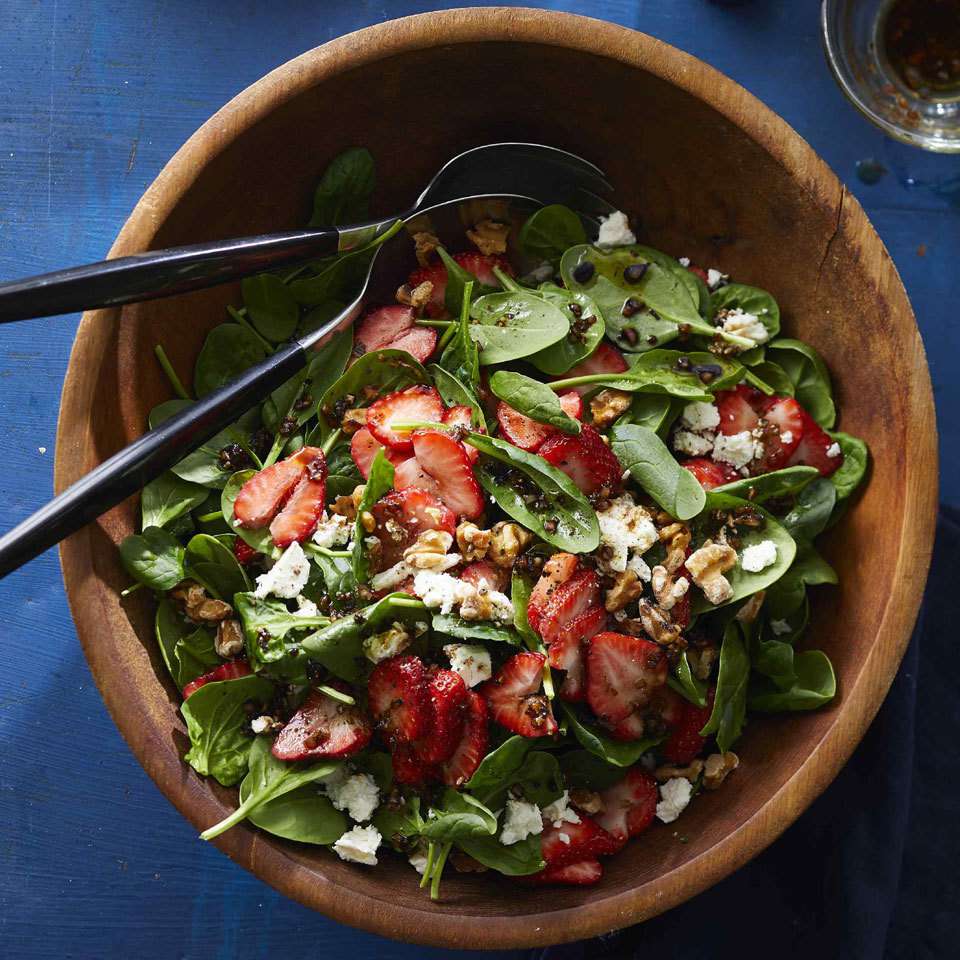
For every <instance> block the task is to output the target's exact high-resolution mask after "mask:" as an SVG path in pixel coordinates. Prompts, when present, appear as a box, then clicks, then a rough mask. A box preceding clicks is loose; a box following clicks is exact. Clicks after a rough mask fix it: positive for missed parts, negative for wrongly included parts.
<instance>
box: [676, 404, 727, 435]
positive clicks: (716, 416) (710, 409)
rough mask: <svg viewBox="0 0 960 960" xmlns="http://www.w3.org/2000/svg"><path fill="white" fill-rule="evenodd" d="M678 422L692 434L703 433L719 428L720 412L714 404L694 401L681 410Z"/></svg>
mask: <svg viewBox="0 0 960 960" xmlns="http://www.w3.org/2000/svg"><path fill="white" fill-rule="evenodd" d="M680 420H681V421H682V422H683V423H685V424H686V425H687V426H688V427H689V428H690V429H691V430H692V431H693V432H694V433H703V432H705V431H707V430H715V429H716V428H717V427H719V426H720V411H719V410H718V409H717V407H716V404H713V403H706V402H703V401H700V400H694V401H693V402H692V403H688V404H687V405H686V406H685V407H684V408H683V413H681V414H680Z"/></svg>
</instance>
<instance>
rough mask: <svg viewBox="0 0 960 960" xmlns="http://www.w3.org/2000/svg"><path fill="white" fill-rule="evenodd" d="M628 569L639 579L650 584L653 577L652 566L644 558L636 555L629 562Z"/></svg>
mask: <svg viewBox="0 0 960 960" xmlns="http://www.w3.org/2000/svg"><path fill="white" fill-rule="evenodd" d="M627 569H628V570H632V571H633V572H634V573H635V574H636V575H637V579H638V580H642V581H643V582H644V583H649V582H650V578H651V577H652V576H653V574H652V572H651V570H650V565H649V564H648V563H647V561H646V560H644V559H643V557H641V556H640V555H639V554H636V553H635V554H634V555H633V556H632V557H631V558H630V559H629V560H628V561H627Z"/></svg>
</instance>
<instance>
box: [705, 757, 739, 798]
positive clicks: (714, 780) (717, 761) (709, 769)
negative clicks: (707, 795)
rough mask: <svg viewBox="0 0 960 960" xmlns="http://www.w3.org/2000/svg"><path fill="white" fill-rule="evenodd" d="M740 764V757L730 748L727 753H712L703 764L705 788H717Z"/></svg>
mask: <svg viewBox="0 0 960 960" xmlns="http://www.w3.org/2000/svg"><path fill="white" fill-rule="evenodd" d="M739 766H740V758H739V757H738V756H737V755H736V754H735V753H731V752H730V751H729V750H728V751H727V752H726V753H711V754H710V756H709V757H707V761H706V763H705V764H704V765H703V786H704V788H705V789H707V790H716V789H717V788H718V787H719V786H720V784H722V783H723V781H724V780H726V779H727V776H728V775H729V774H731V773H733V771H734V770H736V769H737V767H739Z"/></svg>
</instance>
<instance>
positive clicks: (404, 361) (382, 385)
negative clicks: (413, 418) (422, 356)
mask: <svg viewBox="0 0 960 960" xmlns="http://www.w3.org/2000/svg"><path fill="white" fill-rule="evenodd" d="M429 382H430V378H429V377H428V375H427V371H426V370H424V369H423V367H422V366H421V365H420V364H419V363H417V361H416V360H414V359H413V357H411V356H410V354H409V353H407V351H406V350H372V351H371V352H370V353H365V354H364V355H363V356H362V357H360V358H358V359H357V360H355V361H354V362H353V363H352V364H351V365H350V366H349V367H348V368H347V371H346V373H344V374H343V376H341V377H339V378H338V379H337V380H336V381H335V382H334V383H333V384H331V385H330V386H329V387H328V388H327V390H326V391H325V392H324V394H323V396H322V398H321V400H320V412H321V413H323V414H324V416H330V415H331V414H332V413H333V411H334V408H335V407H336V405H337V403H338V402H339V401H340V400H347V398H351V399H350V400H348V402H349V403H350V405H351V406H364V405H365V404H367V403H372V402H373V401H374V400H376V399H377V398H378V397H382V396H384V395H385V394H388V393H393V392H394V391H395V390H403V389H404V388H405V387H412V386H413V385H414V384H415V383H429Z"/></svg>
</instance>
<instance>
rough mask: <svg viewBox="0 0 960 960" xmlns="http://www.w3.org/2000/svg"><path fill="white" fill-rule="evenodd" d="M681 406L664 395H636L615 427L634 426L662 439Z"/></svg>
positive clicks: (680, 403)
mask: <svg viewBox="0 0 960 960" xmlns="http://www.w3.org/2000/svg"><path fill="white" fill-rule="evenodd" d="M683 406H684V404H683V403H682V402H678V401H676V400H675V399H673V398H671V397H669V396H667V395H666V394H657V393H637V394H635V395H634V397H633V400H632V401H631V402H630V409H629V410H627V411H626V412H625V413H624V414H623V415H622V416H621V417H620V418H619V419H618V420H617V421H616V424H617V426H620V425H626V424H636V425H637V426H639V427H646V428H647V429H648V430H652V431H653V432H654V433H656V434H657V436H659V437H663V436H664V435H665V433H666V431H667V430H669V429H670V426H671V424H672V423H673V421H674V420H675V419H676V417H677V416H679V414H680V410H681V409H682V408H683Z"/></svg>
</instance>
